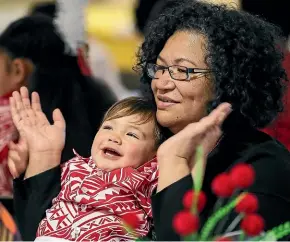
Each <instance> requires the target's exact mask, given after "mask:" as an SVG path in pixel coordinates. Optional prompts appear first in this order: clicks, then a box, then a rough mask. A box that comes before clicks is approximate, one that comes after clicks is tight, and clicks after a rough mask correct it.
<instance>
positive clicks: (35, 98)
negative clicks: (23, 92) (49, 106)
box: [31, 92, 42, 112]
mask: <svg viewBox="0 0 290 242" xmlns="http://www.w3.org/2000/svg"><path fill="white" fill-rule="evenodd" d="M31 105H32V109H33V110H34V111H35V112H42V109H41V103H40V98H39V95H38V93H37V92H33V93H32V94H31Z"/></svg>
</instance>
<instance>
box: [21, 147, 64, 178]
mask: <svg viewBox="0 0 290 242" xmlns="http://www.w3.org/2000/svg"><path fill="white" fill-rule="evenodd" d="M60 161H61V152H41V153H37V152H35V153H32V154H29V163H28V166H27V169H26V172H25V177H24V179H28V178H30V177H32V176H36V175H38V174H40V173H42V172H45V171H47V170H50V169H52V168H54V167H56V166H58V165H59V164H60Z"/></svg>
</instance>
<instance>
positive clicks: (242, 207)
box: [236, 193, 259, 213]
mask: <svg viewBox="0 0 290 242" xmlns="http://www.w3.org/2000/svg"><path fill="white" fill-rule="evenodd" d="M258 206H259V202H258V199H257V197H256V196H255V195H254V194H251V193H247V194H245V196H244V197H243V198H242V199H241V200H240V201H239V202H238V204H237V205H236V211H237V212H238V213H254V212H256V211H257V210H258Z"/></svg>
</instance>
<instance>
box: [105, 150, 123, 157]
mask: <svg viewBox="0 0 290 242" xmlns="http://www.w3.org/2000/svg"><path fill="white" fill-rule="evenodd" d="M103 152H104V154H105V155H108V156H121V154H120V153H119V152H118V151H116V150H114V149H111V148H105V149H104V150H103Z"/></svg>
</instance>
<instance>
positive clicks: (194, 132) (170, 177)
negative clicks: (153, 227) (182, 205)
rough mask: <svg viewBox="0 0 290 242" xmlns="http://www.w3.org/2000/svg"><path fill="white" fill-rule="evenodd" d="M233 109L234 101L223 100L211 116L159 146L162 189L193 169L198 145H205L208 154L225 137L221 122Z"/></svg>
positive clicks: (159, 188)
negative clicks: (222, 136)
mask: <svg viewBox="0 0 290 242" xmlns="http://www.w3.org/2000/svg"><path fill="white" fill-rule="evenodd" d="M230 112H231V105H230V104H228V103H222V104H220V105H219V106H218V107H217V108H216V109H215V110H213V111H212V112H211V113H210V114H209V115H208V116H206V117H204V118H202V119H201V120H200V121H199V122H195V123H191V124H189V125H187V126H186V127H185V128H184V129H183V130H181V131H180V132H179V133H177V134H175V135H173V136H172V137H170V138H169V139H168V140H166V141H165V142H164V143H163V144H162V145H161V146H160V147H159V149H158V151H157V160H158V164H159V181H158V191H160V190H162V189H163V188H165V187H167V186H169V185H170V184H172V183H174V182H176V181H177V180H179V179H181V178H183V177H184V176H186V175H188V174H189V173H190V172H192V169H193V167H194V157H195V151H196V148H197V146H198V145H201V146H202V147H203V151H204V154H205V157H206V156H207V155H208V154H209V153H210V152H211V150H212V149H213V148H214V147H215V145H216V143H217V141H218V139H219V138H220V137H221V134H222V132H221V125H222V123H223V122H224V120H225V119H226V118H227V116H228V115H229V113H230Z"/></svg>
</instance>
